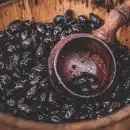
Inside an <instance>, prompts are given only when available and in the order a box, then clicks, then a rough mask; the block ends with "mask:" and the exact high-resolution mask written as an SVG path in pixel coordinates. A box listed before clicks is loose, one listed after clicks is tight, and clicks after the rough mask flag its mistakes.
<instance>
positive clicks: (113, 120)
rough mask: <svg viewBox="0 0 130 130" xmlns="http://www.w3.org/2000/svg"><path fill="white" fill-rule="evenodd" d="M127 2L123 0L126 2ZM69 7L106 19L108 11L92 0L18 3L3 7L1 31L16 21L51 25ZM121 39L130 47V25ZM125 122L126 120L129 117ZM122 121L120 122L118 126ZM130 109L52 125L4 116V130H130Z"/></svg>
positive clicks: (0, 118) (110, 0)
mask: <svg viewBox="0 0 130 130" xmlns="http://www.w3.org/2000/svg"><path fill="white" fill-rule="evenodd" d="M119 1H121V0H106V5H114V6H115V5H117V4H118V2H119ZM122 2H123V0H122ZM68 8H71V9H73V10H74V12H75V16H76V17H77V15H80V14H84V15H87V16H88V15H89V13H90V12H93V13H95V14H97V15H98V16H100V17H101V18H103V19H105V18H107V16H108V11H107V10H106V9H105V8H101V7H98V8H97V7H96V6H94V5H92V4H91V2H90V0H38V2H37V1H36V0H17V2H14V3H11V4H7V5H4V6H0V30H3V29H5V28H6V27H7V25H8V24H9V23H10V22H11V21H13V20H16V19H22V20H27V19H30V20H35V21H40V22H50V21H52V20H53V18H54V16H55V15H57V14H63V13H64V12H65V11H66V10H67V9H68ZM117 37H118V39H119V40H120V41H121V42H122V43H124V44H125V43H126V42H125V41H127V45H128V46H129V47H130V26H128V25H126V26H124V27H122V28H120V30H119V31H118V33H117ZM126 117H127V119H125V120H123V121H122V119H123V118H126ZM117 122H118V123H117ZM129 122H130V106H128V107H126V108H125V109H122V110H120V111H118V112H117V113H115V114H112V115H110V116H108V117H105V118H103V119H100V120H92V121H84V122H81V123H73V124H61V125H50V124H43V123H36V122H31V121H24V120H20V119H16V118H14V117H11V116H8V115H4V114H0V130H92V129H93V130H130V123H129Z"/></svg>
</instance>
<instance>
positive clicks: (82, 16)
mask: <svg viewBox="0 0 130 130" xmlns="http://www.w3.org/2000/svg"><path fill="white" fill-rule="evenodd" d="M78 20H79V22H80V24H88V23H89V20H88V18H87V17H86V16H84V15H80V16H79V17H78Z"/></svg>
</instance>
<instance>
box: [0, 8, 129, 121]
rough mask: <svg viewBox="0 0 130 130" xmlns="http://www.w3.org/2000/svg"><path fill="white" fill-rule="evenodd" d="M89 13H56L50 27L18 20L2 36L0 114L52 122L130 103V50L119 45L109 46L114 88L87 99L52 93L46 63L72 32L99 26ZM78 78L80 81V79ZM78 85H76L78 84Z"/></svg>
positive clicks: (92, 115) (100, 22) (98, 113)
mask: <svg viewBox="0 0 130 130" xmlns="http://www.w3.org/2000/svg"><path fill="white" fill-rule="evenodd" d="M103 23H104V22H103V20H102V19H101V18H99V17H98V16H96V15H95V14H93V13H90V15H89V18H88V17H86V16H84V15H80V16H78V18H75V17H74V16H73V12H72V10H70V9H69V10H67V11H66V12H65V14H64V15H63V16H62V15H57V16H56V17H55V18H54V20H53V22H52V23H40V22H34V21H30V20H27V21H21V20H16V21H13V22H12V23H10V24H9V26H8V27H7V30H5V31H1V32H0V111H1V112H5V113H7V114H10V115H12V116H15V117H20V118H23V119H27V120H35V121H43V122H50V123H60V122H72V121H81V120H90V119H98V118H100V117H103V116H106V115H108V114H110V113H112V112H114V111H117V110H119V109H120V108H122V107H124V106H125V105H127V104H129V103H130V50H129V49H128V48H127V47H126V46H124V45H121V44H120V43H119V42H118V41H115V43H113V44H110V45H109V46H110V48H111V49H112V51H113V53H114V55H115V57H116V62H117V75H116V79H115V81H114V83H113V87H112V89H110V90H108V91H107V92H106V93H105V94H104V95H102V96H100V97H98V98H96V99H90V100H86V101H81V100H79V101H78V100H76V101H75V100H71V99H67V98H65V97H62V96H61V95H60V94H59V93H57V92H55V90H54V89H53V88H52V85H51V83H50V81H49V77H48V70H47V62H48V56H49V53H50V51H51V49H52V48H53V47H54V45H55V44H56V43H57V42H58V41H59V40H61V39H63V38H64V37H65V36H67V35H69V34H74V33H92V30H96V29H98V28H99V27H100V26H102V25H103ZM78 80H80V79H78ZM78 83H80V82H78Z"/></svg>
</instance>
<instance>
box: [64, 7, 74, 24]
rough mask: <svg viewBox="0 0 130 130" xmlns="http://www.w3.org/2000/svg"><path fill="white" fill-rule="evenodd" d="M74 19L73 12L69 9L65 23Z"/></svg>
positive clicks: (65, 15) (65, 16)
mask: <svg viewBox="0 0 130 130" xmlns="http://www.w3.org/2000/svg"><path fill="white" fill-rule="evenodd" d="M72 18H73V11H72V10H71V9H68V10H67V11H66V12H65V14H64V19H65V22H69V21H70V20H71V19H72Z"/></svg>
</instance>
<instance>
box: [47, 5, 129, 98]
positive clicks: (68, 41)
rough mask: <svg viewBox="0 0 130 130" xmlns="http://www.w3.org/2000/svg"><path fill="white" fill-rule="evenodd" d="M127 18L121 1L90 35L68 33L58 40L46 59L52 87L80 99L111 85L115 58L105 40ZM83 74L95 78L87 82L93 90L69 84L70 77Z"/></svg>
mask: <svg viewBox="0 0 130 130" xmlns="http://www.w3.org/2000/svg"><path fill="white" fill-rule="evenodd" d="M128 18H129V9H128V8H127V7H126V5H121V6H119V7H117V8H115V9H114V10H112V11H111V12H110V14H109V16H108V18H107V19H106V22H105V24H104V25H103V26H102V27H101V28H100V29H98V30H97V31H96V32H95V33H94V35H90V34H85V33H79V34H71V35H69V36H67V37H65V38H64V39H63V40H61V41H59V42H58V43H57V44H56V45H55V46H54V48H53V49H52V50H51V53H50V57H49V60H48V72H49V76H50V80H51V83H52V85H53V86H54V88H55V89H56V90H57V91H58V92H60V93H61V94H62V95H63V96H65V97H71V98H73V97H74V98H82V99H87V98H92V97H96V96H99V95H101V94H103V93H104V92H105V91H106V90H107V89H109V88H111V87H112V83H113V81H114V79H115V75H116V60H115V57H114V55H113V53H112V51H111V49H110V48H109V46H108V44H109V43H112V42H113V41H114V38H115V34H116V31H117V30H118V28H119V27H121V26H122V25H124V24H126V23H127V21H128ZM84 75H88V76H89V77H91V78H90V79H89V80H91V79H92V80H94V79H96V80H98V81H99V82H98V83H95V82H93V85H88V87H90V88H91V90H92V88H93V91H90V88H89V90H88V88H85V89H86V91H85V92H84V93H82V92H81V91H80V89H79V86H77V85H76V86H74V85H73V81H74V80H73V79H76V78H79V77H81V78H82V76H84ZM93 77H95V78H93ZM70 82H71V84H70ZM87 83H89V81H88V80H87V82H85V83H84V84H85V85H86V87H87ZM92 86H93V87H92ZM95 86H96V87H95ZM81 87H83V86H82V85H81ZM95 88H97V89H96V90H94V89H95Z"/></svg>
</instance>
